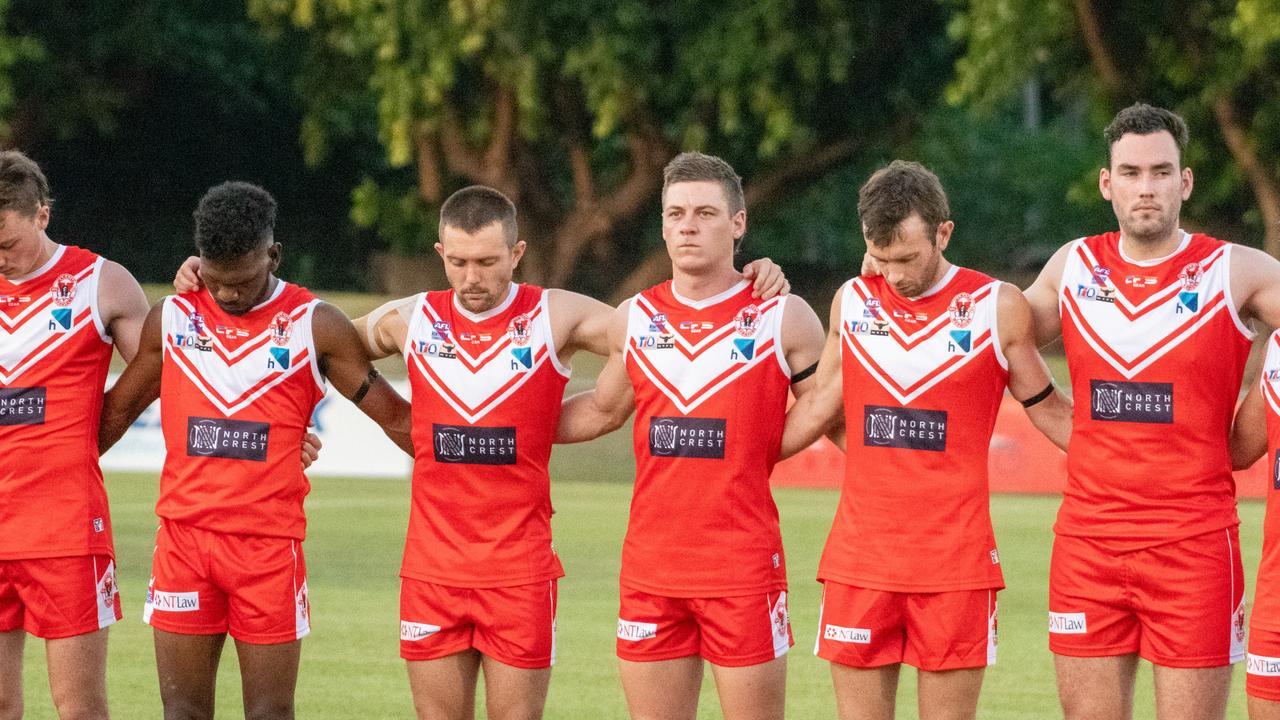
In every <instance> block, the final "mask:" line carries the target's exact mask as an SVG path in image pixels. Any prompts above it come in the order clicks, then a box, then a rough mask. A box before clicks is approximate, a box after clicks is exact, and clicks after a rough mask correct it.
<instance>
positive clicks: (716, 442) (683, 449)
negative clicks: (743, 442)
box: [649, 416, 725, 460]
mask: <svg viewBox="0 0 1280 720" xmlns="http://www.w3.org/2000/svg"><path fill="white" fill-rule="evenodd" d="M724 442H725V421H724V419H722V418H691V417H656V416H655V417H651V418H649V454H650V455H653V456H656V457H686V458H709V459H713V460H721V459H724Z"/></svg>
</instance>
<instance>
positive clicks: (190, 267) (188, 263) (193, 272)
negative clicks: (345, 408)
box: [173, 256, 314, 437]
mask: <svg viewBox="0 0 1280 720" xmlns="http://www.w3.org/2000/svg"><path fill="white" fill-rule="evenodd" d="M202 284H203V283H201V282H200V258H198V257H195V256H192V257H189V258H187V259H186V260H183V261H182V267H180V268H178V274H177V275H175V276H174V277H173V289H174V290H177V291H178V293H179V294H181V293H189V292H193V291H195V290H199V289H200V286H201V285H202ZM312 437H314V436H312Z"/></svg>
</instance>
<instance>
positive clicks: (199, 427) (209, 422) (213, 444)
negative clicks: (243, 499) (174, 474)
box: [187, 417, 271, 462]
mask: <svg viewBox="0 0 1280 720" xmlns="http://www.w3.org/2000/svg"><path fill="white" fill-rule="evenodd" d="M270 432H271V425H270V424H268V423H263V422H251V421H245V420H229V419H226V418H203V417H188V418H187V455H188V456H195V457H218V458H228V459H230V460H251V461H254V462H266V459H267V444H268V436H269V435H270Z"/></svg>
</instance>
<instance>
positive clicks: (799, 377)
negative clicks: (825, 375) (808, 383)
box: [791, 363, 818, 385]
mask: <svg viewBox="0 0 1280 720" xmlns="http://www.w3.org/2000/svg"><path fill="white" fill-rule="evenodd" d="M816 372H818V363H814V364H812V365H810V366H809V367H807V368H805V369H803V370H801V371H800V372H798V373H796V374H795V375H792V376H791V384H792V385H795V384H796V383H798V382H801V381H803V380H805V379H807V378H808V377H809V376H810V375H812V374H814V373H816Z"/></svg>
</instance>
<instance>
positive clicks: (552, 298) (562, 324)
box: [547, 290, 614, 365]
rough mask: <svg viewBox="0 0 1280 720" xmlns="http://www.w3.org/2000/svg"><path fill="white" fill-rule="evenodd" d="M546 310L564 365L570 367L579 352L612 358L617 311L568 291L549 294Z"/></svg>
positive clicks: (592, 299) (597, 301)
mask: <svg viewBox="0 0 1280 720" xmlns="http://www.w3.org/2000/svg"><path fill="white" fill-rule="evenodd" d="M547 308H548V310H549V311H550V312H551V337H552V339H553V340H554V341H555V344H556V352H558V353H559V354H560V361H561V363H564V364H566V365H567V364H568V361H569V360H570V359H571V358H572V357H573V355H574V353H576V352H577V351H579V350H585V351H587V352H589V353H592V354H595V355H599V356H601V357H606V358H607V357H609V354H610V352H609V351H610V345H609V328H610V326H611V325H612V323H613V314H614V308H612V307H610V306H609V305H606V304H605V303H602V302H600V301H599V300H596V299H595V298H592V297H587V296H586V295H580V294H578V293H575V292H569V291H568V290H548V291H547Z"/></svg>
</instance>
